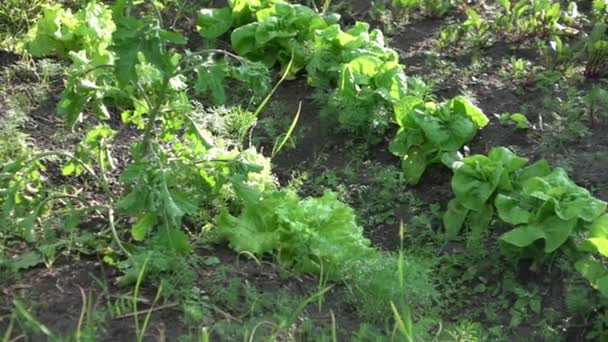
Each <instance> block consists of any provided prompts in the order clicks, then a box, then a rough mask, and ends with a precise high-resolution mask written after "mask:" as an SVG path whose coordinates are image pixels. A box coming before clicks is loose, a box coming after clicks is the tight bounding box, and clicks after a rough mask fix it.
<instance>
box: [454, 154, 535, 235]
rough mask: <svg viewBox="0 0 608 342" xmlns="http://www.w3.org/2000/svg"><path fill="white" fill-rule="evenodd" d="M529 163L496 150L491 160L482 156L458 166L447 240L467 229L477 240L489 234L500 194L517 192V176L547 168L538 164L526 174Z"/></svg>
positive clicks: (456, 167)
mask: <svg viewBox="0 0 608 342" xmlns="http://www.w3.org/2000/svg"><path fill="white" fill-rule="evenodd" d="M527 163H528V159H526V158H522V157H519V156H517V155H515V154H514V153H513V152H511V151H510V150H508V149H506V148H504V147H497V148H494V149H492V150H491V151H490V153H489V154H488V156H487V157H486V156H484V155H481V154H478V155H473V156H470V157H467V158H464V159H463V160H462V161H460V162H456V163H455V164H454V167H453V169H454V176H453V177H452V191H453V192H454V196H455V198H454V199H452V200H451V201H450V202H449V203H448V209H447V211H446V213H445V214H444V216H443V224H444V227H445V229H446V234H447V237H448V238H449V239H453V238H455V237H456V236H457V235H458V233H459V232H460V231H461V229H462V228H463V227H465V226H466V227H468V228H469V229H470V231H471V233H472V235H473V236H475V237H479V236H480V234H481V233H483V232H484V231H485V230H487V228H488V226H489V224H490V222H491V220H492V218H493V216H494V198H495V197H496V194H497V193H499V192H510V191H513V190H514V189H515V187H516V186H517V185H516V184H515V185H514V184H513V183H514V182H513V180H514V178H516V174H517V173H523V174H524V175H526V174H529V173H531V172H532V170H536V169H541V168H543V167H544V164H538V165H535V166H531V167H529V168H527V169H523V171H522V168H523V166H525V165H526V164H527ZM534 172H536V171H534Z"/></svg>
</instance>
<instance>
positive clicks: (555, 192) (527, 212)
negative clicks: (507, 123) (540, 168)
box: [496, 168, 606, 253]
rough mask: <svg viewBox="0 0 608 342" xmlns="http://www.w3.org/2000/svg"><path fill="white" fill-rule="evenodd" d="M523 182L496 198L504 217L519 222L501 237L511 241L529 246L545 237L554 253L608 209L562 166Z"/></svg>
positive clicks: (503, 219)
mask: <svg viewBox="0 0 608 342" xmlns="http://www.w3.org/2000/svg"><path fill="white" fill-rule="evenodd" d="M520 182H521V191H519V192H517V193H516V194H512V195H509V194H499V195H498V196H497V198H496V209H497V212H498V215H499V217H500V219H501V220H502V221H504V222H506V223H509V224H511V225H513V226H515V228H514V229H512V230H511V231H509V232H507V233H505V234H503V235H502V236H501V237H500V240H502V241H504V242H506V243H508V244H510V245H513V246H516V247H520V248H525V247H529V246H531V245H533V244H534V243H535V242H536V241H537V240H544V247H543V251H544V252H545V253H552V252H554V251H555V250H557V249H558V248H559V247H560V246H561V245H563V244H564V243H565V242H566V241H567V240H568V239H569V238H571V237H572V236H574V234H576V233H578V232H579V231H582V230H584V228H585V226H586V225H588V224H590V223H592V222H593V221H595V220H596V219H597V218H598V217H599V216H600V215H602V213H604V212H605V211H606V202H603V201H601V200H599V199H597V198H594V197H593V196H592V195H591V193H590V192H589V191H588V190H586V189H584V188H582V187H580V186H578V185H576V184H575V183H574V182H573V181H572V180H570V178H568V174H567V173H566V171H564V170H563V169H561V168H556V169H554V170H553V171H552V172H551V173H549V174H547V175H543V176H535V177H531V178H528V179H522V180H520Z"/></svg>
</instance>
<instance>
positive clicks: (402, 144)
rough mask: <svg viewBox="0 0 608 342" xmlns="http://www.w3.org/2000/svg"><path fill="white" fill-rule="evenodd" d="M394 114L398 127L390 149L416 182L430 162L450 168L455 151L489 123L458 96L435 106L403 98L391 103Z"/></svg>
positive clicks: (408, 176)
mask: <svg viewBox="0 0 608 342" xmlns="http://www.w3.org/2000/svg"><path fill="white" fill-rule="evenodd" d="M395 116H396V121H397V123H398V124H399V126H400V127H401V128H400V129H399V132H398V133H397V136H396V137H395V138H394V139H393V141H392V143H391V145H390V151H391V152H392V153H393V154H394V155H396V156H399V157H401V158H402V167H403V172H404V173H405V177H406V179H407V180H408V182H409V183H410V184H417V183H418V181H419V180H420V177H421V176H422V174H423V173H424V171H425V170H426V168H427V166H428V165H430V164H434V163H438V162H444V164H448V166H449V167H451V166H452V165H451V162H452V161H454V160H455V159H456V158H455V155H456V154H457V153H458V150H459V149H460V148H462V147H463V146H464V145H465V144H466V143H468V142H469V141H470V140H471V139H473V137H475V135H476V134H477V131H478V130H479V129H480V128H483V127H485V126H486V125H487V124H488V122H489V120H488V118H487V117H486V116H485V115H484V114H483V113H482V112H481V110H480V109H479V108H477V107H475V106H474V105H473V104H472V103H471V102H469V101H468V100H467V99H466V98H464V97H462V96H458V97H455V98H454V99H452V100H450V101H447V102H445V103H442V104H439V105H437V104H435V103H423V102H422V101H421V100H419V99H415V98H410V97H405V98H403V99H402V100H401V101H400V102H399V104H398V105H396V106H395Z"/></svg>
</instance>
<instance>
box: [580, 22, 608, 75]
mask: <svg viewBox="0 0 608 342" xmlns="http://www.w3.org/2000/svg"><path fill="white" fill-rule="evenodd" d="M587 53H588V56H589V57H588V58H589V59H588V60H587V65H586V66H585V76H586V77H588V78H600V77H603V76H606V75H608V25H606V24H602V23H600V24H596V25H595V26H594V27H593V31H592V32H591V34H590V35H589V38H588V42H587Z"/></svg>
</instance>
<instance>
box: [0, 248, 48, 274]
mask: <svg viewBox="0 0 608 342" xmlns="http://www.w3.org/2000/svg"><path fill="white" fill-rule="evenodd" d="M43 262H44V258H43V257H42V255H41V254H40V253H39V252H37V251H29V252H25V253H23V254H20V255H18V256H16V257H14V258H11V259H10V262H7V263H6V264H7V265H6V266H8V267H10V268H11V269H12V270H13V271H15V272H18V271H21V270H27V269H29V268H32V267H34V266H37V265H39V264H42V263H43ZM0 265H1V263H0Z"/></svg>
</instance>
